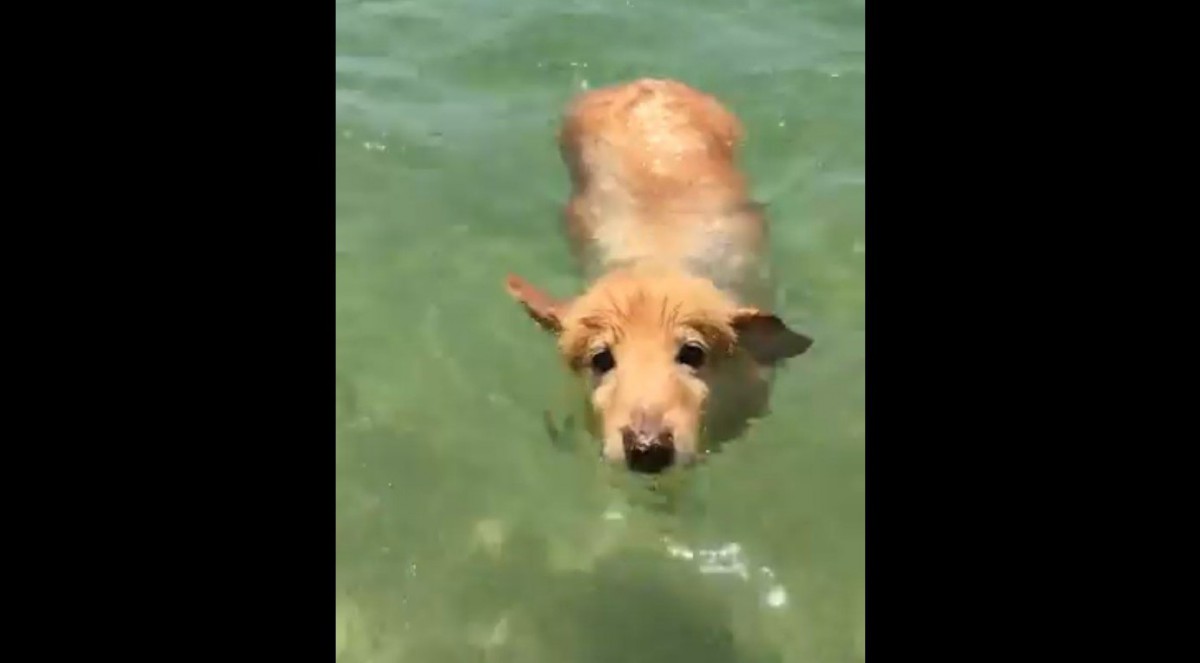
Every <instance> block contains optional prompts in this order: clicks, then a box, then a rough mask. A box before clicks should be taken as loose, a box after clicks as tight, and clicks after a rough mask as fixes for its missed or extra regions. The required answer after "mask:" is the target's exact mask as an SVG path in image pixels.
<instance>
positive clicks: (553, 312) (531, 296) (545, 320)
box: [504, 274, 566, 334]
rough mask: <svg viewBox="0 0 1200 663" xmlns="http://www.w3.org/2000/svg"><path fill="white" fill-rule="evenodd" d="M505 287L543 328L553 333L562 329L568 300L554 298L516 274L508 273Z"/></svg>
mask: <svg viewBox="0 0 1200 663" xmlns="http://www.w3.org/2000/svg"><path fill="white" fill-rule="evenodd" d="M504 287H505V289H507V290H508V294H510V295H512V298H513V299H515V300H517V302H518V303H520V304H521V306H523V307H524V308H525V312H526V313H528V314H529V317H531V318H533V320H534V322H536V323H538V325H540V326H541V328H542V329H545V330H546V331H548V332H551V333H553V334H557V333H559V332H561V331H562V314H563V312H564V311H565V309H566V302H563V301H560V300H557V299H554V298H553V297H551V296H550V295H547V294H546V293H544V292H542V291H541V290H539V289H538V288H536V287H534V286H533V285H531V284H530V283H529V282H528V281H526V280H525V279H523V278H521V277H519V276H516V275H515V274H509V275H508V278H507V279H505V281H504Z"/></svg>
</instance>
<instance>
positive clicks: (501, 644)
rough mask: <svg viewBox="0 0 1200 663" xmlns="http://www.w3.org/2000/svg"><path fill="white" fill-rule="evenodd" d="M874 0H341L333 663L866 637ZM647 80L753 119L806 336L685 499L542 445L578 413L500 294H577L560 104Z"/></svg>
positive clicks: (557, 659)
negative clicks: (868, 110)
mask: <svg viewBox="0 0 1200 663" xmlns="http://www.w3.org/2000/svg"><path fill="white" fill-rule="evenodd" d="M864 11H865V10H864V5H863V3H862V2H853V1H846V0H814V1H804V2H788V1H785V0H745V1H724V2H716V1H715V0H689V2H680V1H679V0H653V1H639V0H630V1H629V2H624V1H623V0H610V1H604V2H601V1H599V0H592V1H584V2H579V1H566V0H509V1H507V2H494V1H484V0H422V1H419V2H417V1H407V0H380V1H374V2H348V1H343V2H338V4H337V63H336V69H337V81H336V109H337V126H336V128H335V131H336V134H335V141H336V144H337V148H336V159H337V179H336V187H337V222H336V223H337V229H336V252H337V263H336V264H337V274H336V278H337V305H336V306H337V311H336V322H337V404H336V408H337V439H336V465H337V477H336V493H337V496H336V499H337V525H336V528H337V532H336V535H337V646H338V660H339V661H340V662H343V663H359V662H364V663H365V662H375V661H416V662H422V663H423V662H426V661H428V662H431V663H441V662H452V661H489V662H490V661H512V662H514V663H515V662H521V663H561V662H566V663H571V662H576V661H578V662H581V663H590V662H593V661H594V662H596V663H620V662H634V661H676V660H678V661H688V662H689V663H703V662H709V661H712V662H717V661H753V662H759V661H762V662H767V661H770V662H793V661H795V662H800V661H804V662H818V661H821V662H824V661H830V662H833V661H857V660H862V659H863V658H864V657H865V651H864V645H863V630H864V627H865V625H864V533H863V529H864V482H863V477H864V423H863V402H864V386H863V385H864V360H863V338H864V329H863V325H864V321H863V318H864V313H863V297H864V294H863V270H864V268H863V262H864V252H865V243H864V222H863V219H864V202H863V198H864V186H865V180H864V159H865V147H864V144H865V143H864V140H865V139H864V128H863V114H864V107H863V100H864V94H865V93H864V59H863V14H864ZM645 75H654V76H671V77H678V78H680V79H682V80H685V81H687V82H689V83H691V84H693V85H696V86H697V87H700V88H702V89H705V90H707V91H709V92H712V93H714V94H716V95H718V96H720V97H721V99H722V100H724V101H725V102H726V104H727V105H728V106H730V108H731V109H733V110H734V111H735V112H736V113H737V114H738V115H739V116H740V117H741V118H742V119H743V121H744V122H745V124H746V128H747V134H748V136H747V142H746V144H745V146H744V152H743V165H744V166H745V168H746V169H747V171H748V172H749V173H750V176H751V178H752V179H753V182H754V188H755V193H756V196H757V198H758V199H759V200H761V201H762V202H765V203H766V204H767V205H768V206H769V210H770V213H771V217H772V224H773V226H772V234H773V238H774V239H773V242H774V243H773V247H772V250H773V253H774V259H775V267H776V270H777V272H778V274H779V278H780V288H779V300H780V306H779V310H778V312H779V313H780V315H782V316H783V317H784V318H785V319H786V320H787V321H788V322H789V324H791V325H792V326H793V327H795V328H796V329H799V330H803V331H804V332H806V333H808V334H809V335H811V336H813V337H814V338H815V339H816V345H814V347H813V349H812V350H811V351H810V352H809V353H808V354H806V355H804V356H803V357H802V358H800V359H798V360H796V361H794V362H792V364H791V365H790V366H789V368H788V370H787V371H786V372H784V373H783V374H782V375H781V376H780V378H779V380H778V382H777V387H776V391H775V394H774V397H773V401H772V402H773V409H774V412H773V413H772V415H771V416H770V417H769V418H767V419H765V420H763V421H762V422H760V423H759V424H758V425H757V426H756V427H755V429H754V430H753V431H752V432H751V433H750V434H749V435H748V436H747V437H746V438H744V439H743V440H740V441H738V442H736V443H735V444H732V445H730V446H729V447H727V448H726V449H725V450H724V451H723V452H722V453H720V454H718V455H716V456H714V457H712V458H711V459H710V462H709V463H707V465H706V466H705V467H703V468H702V469H699V470H697V471H695V472H692V473H690V475H689V476H688V477H686V479H685V480H684V481H682V482H681V483H680V484H679V485H677V486H672V487H671V488H672V492H671V493H670V496H671V499H670V501H664V500H663V499H660V498H659V497H658V495H651V494H648V493H647V491H646V490H645V489H644V487H641V486H638V485H636V484H637V482H633V484H632V485H631V484H630V483H629V482H628V481H626V480H624V478H623V477H614V476H612V475H611V473H607V472H604V471H603V470H602V469H601V468H599V467H598V466H597V463H596V461H595V458H594V457H595V451H594V449H592V448H590V447H588V448H581V447H580V446H579V442H578V441H574V442H572V441H570V440H568V441H567V442H566V443H564V444H560V445H558V446H555V445H554V444H553V443H552V442H551V441H550V439H549V436H548V435H547V432H546V428H545V424H544V421H543V412H544V411H545V410H547V409H548V408H550V409H552V410H554V411H555V412H557V413H560V414H561V413H566V412H569V411H570V407H571V406H572V405H573V403H572V402H570V401H569V400H568V399H567V397H566V396H565V395H564V392H563V389H562V388H563V386H564V384H565V381H564V380H563V379H562V377H561V375H560V371H559V364H558V362H557V360H556V358H555V356H554V352H553V347H552V344H551V342H550V340H549V339H548V338H547V337H545V336H544V335H542V333H541V332H540V331H539V330H537V329H536V328H535V327H534V326H533V325H532V324H531V323H530V322H529V320H528V319H527V318H526V317H525V315H524V314H523V313H522V312H521V311H520V309H519V308H518V307H516V306H515V305H514V304H513V302H512V301H511V300H510V299H509V298H508V297H507V296H506V295H505V293H504V291H503V287H502V283H503V277H504V275H505V273H506V272H508V271H510V270H511V271H516V272H519V273H521V274H522V275H524V276H526V277H527V278H529V279H530V280H531V281H533V282H535V283H538V284H539V285H542V286H544V287H546V288H547V289H550V290H552V291H555V292H558V293H569V292H572V291H573V289H575V288H576V287H577V286H578V280H577V278H576V275H575V272H574V271H573V268H572V265H571V262H570V260H569V258H568V254H567V250H566V246H565V244H564V242H563V240H562V238H561V237H560V235H559V234H558V230H557V225H556V224H557V221H558V208H559V206H560V205H561V203H562V201H563V199H564V197H565V195H566V192H567V180H566V174H565V172H564V170H563V167H562V166H561V164H560V163H559V161H558V155H557V151H556V148H555V145H554V131H555V128H556V122H557V119H558V114H559V112H560V111H561V108H562V106H563V104H564V103H565V102H566V101H567V100H568V99H569V98H570V96H571V95H573V94H575V93H577V92H579V91H580V90H582V89H586V88H588V87H596V86H599V85H604V84H608V83H612V82H617V81H621V80H628V79H631V78H636V77H639V76H645Z"/></svg>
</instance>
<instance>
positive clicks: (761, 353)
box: [732, 308, 813, 364]
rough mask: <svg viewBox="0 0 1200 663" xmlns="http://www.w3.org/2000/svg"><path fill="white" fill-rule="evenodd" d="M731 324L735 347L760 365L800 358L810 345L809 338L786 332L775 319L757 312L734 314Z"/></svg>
mask: <svg viewBox="0 0 1200 663" xmlns="http://www.w3.org/2000/svg"><path fill="white" fill-rule="evenodd" d="M732 324H733V329H734V331H736V332H737V336H738V345H740V346H741V347H743V348H745V350H746V351H747V352H749V353H750V355H751V356H752V357H754V359H755V360H757V361H758V362H760V363H763V364H774V363H776V362H780V361H783V360H784V359H789V358H791V357H795V356H797V355H801V354H804V352H805V351H806V350H808V348H809V346H811V345H812V343H813V341H812V339H811V338H809V337H807V336H805V335H804V334H800V333H797V332H794V331H792V330H791V329H789V328H788V326H787V325H786V324H784V322H783V320H780V319H779V316H776V315H772V314H770V313H764V312H762V311H759V310H758V309H749V308H747V309H740V310H739V311H737V312H736V313H734V315H733V320H732Z"/></svg>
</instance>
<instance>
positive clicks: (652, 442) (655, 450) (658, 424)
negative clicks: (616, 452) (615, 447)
mask: <svg viewBox="0 0 1200 663" xmlns="http://www.w3.org/2000/svg"><path fill="white" fill-rule="evenodd" d="M632 423H633V425H632V426H627V427H625V428H624V429H622V430H621V443H622V445H623V446H624V447H625V464H626V465H628V466H629V469H631V470H633V471H635V472H645V473H647V474H655V473H658V472H661V471H663V470H665V469H666V468H667V467H668V466H670V465H671V463H673V462H674V461H675V436H674V435H672V434H671V431H670V430H668V429H667V428H665V427H664V426H663V424H662V417H650V416H646V415H636V416H635V417H634V420H633V422H632Z"/></svg>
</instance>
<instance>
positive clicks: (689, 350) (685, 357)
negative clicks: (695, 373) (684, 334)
mask: <svg viewBox="0 0 1200 663" xmlns="http://www.w3.org/2000/svg"><path fill="white" fill-rule="evenodd" d="M705 356H706V354H705V352H704V348H702V347H700V346H699V345H697V344H696V343H684V344H683V347H682V348H679V354H677V355H675V361H677V362H679V363H681V364H683V365H685V366H691V367H692V368H700V367H701V366H703V365H704V358H705Z"/></svg>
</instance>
